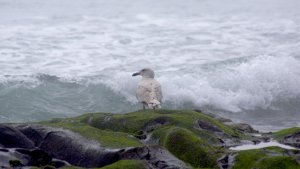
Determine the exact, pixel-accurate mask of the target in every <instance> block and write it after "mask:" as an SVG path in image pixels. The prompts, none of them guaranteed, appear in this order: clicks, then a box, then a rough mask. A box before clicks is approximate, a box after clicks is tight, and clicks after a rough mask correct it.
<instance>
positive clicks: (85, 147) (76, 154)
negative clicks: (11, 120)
mask: <svg viewBox="0 0 300 169" xmlns="http://www.w3.org/2000/svg"><path fill="white" fill-rule="evenodd" d="M31 127H32V128H33V129H34V128H35V127H37V129H38V130H39V131H44V132H46V133H47V134H41V135H45V137H44V138H43V140H42V141H41V142H38V140H34V142H38V143H39V148H40V149H42V150H44V151H46V152H48V153H49V154H51V155H52V156H53V157H55V158H57V159H61V160H65V161H68V162H69V163H70V164H72V165H76V166H82V167H102V166H105V165H108V164H111V163H113V162H116V161H118V160H119V155H118V153H117V152H116V151H111V150H106V149H104V148H102V147H100V145H99V144H98V143H97V142H94V141H90V140H87V139H85V138H83V137H82V136H80V135H78V134H75V133H72V132H70V131H67V130H59V129H53V128H45V129H44V130H41V129H40V128H41V127H40V126H31ZM33 139H34V138H33Z"/></svg>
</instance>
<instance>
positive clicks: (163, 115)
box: [77, 109, 244, 138]
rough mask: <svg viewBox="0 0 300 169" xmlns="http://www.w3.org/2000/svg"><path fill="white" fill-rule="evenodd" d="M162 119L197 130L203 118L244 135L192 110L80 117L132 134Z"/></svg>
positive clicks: (170, 123) (232, 132)
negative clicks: (197, 125) (196, 124)
mask: <svg viewBox="0 0 300 169" xmlns="http://www.w3.org/2000/svg"><path fill="white" fill-rule="evenodd" d="M161 119H164V120H166V122H165V125H176V126H180V127H182V128H186V129H189V130H195V122H196V121H197V120H198V119H201V120H204V121H207V122H208V123H210V124H212V125H214V126H216V127H217V128H218V129H220V130H221V131H222V132H224V133H225V134H227V135H228V136H229V137H231V136H232V137H240V138H242V137H244V135H243V133H242V132H240V131H238V130H236V129H234V128H233V127H232V126H228V125H225V124H223V123H222V122H220V121H219V120H217V119H214V118H212V117H210V116H208V115H205V114H203V113H200V112H195V111H190V110H163V109H162V110H155V111H153V110H144V111H138V112H132V113H127V114H105V115H103V114H102V113H97V114H86V115H84V116H81V117H80V120H81V122H83V123H88V124H90V125H91V126H93V127H96V128H100V129H109V130H112V131H119V132H126V133H131V134H135V133H138V132H139V131H140V130H143V129H144V128H145V127H146V126H147V125H148V124H149V123H151V122H153V121H159V120H161ZM77 120H78V119H77ZM203 132H206V131H203Z"/></svg>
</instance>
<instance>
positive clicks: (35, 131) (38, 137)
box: [16, 125, 49, 147]
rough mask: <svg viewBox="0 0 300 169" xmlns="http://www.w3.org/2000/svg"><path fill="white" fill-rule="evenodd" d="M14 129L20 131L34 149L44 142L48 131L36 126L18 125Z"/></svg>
mask: <svg viewBox="0 0 300 169" xmlns="http://www.w3.org/2000/svg"><path fill="white" fill-rule="evenodd" d="M16 129H18V130H19V131H21V132H22V133H23V134H24V135H25V136H26V137H27V138H29V139H30V140H31V141H32V142H33V143H34V145H35V146H36V147H38V146H39V145H40V143H41V142H42V141H43V140H44V138H45V137H46V135H47V133H48V132H49V130H48V129H47V128H44V127H41V126H38V125H32V126H31V125H19V126H16Z"/></svg>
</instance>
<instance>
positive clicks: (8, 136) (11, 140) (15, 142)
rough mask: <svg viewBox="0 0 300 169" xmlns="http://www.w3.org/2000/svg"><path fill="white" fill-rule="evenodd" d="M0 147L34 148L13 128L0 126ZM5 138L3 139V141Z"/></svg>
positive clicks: (29, 141)
mask: <svg viewBox="0 0 300 169" xmlns="http://www.w3.org/2000/svg"><path fill="white" fill-rule="evenodd" d="M0 138H1V139H0V145H2V147H6V148H12V147H15V148H16V147H17V148H34V147H35V146H34V143H33V142H32V141H31V140H30V139H28V138H27V137H26V136H25V135H24V134H23V133H21V132H20V131H19V130H17V129H15V128H14V127H11V126H7V125H3V124H0ZM4 138H5V139H4Z"/></svg>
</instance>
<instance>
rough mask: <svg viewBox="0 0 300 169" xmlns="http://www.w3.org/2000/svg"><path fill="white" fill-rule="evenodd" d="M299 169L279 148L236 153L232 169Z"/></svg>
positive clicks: (284, 151)
mask: <svg viewBox="0 0 300 169" xmlns="http://www.w3.org/2000/svg"><path fill="white" fill-rule="evenodd" d="M253 168H256V169H299V168H300V166H299V164H298V163H297V162H296V160H294V159H293V157H290V156H288V155H287V154H286V150H284V149H282V148H279V147H268V148H264V149H258V150H245V151H240V152H238V155H237V156H236V157H235V165H234V166H233V169H253Z"/></svg>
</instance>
